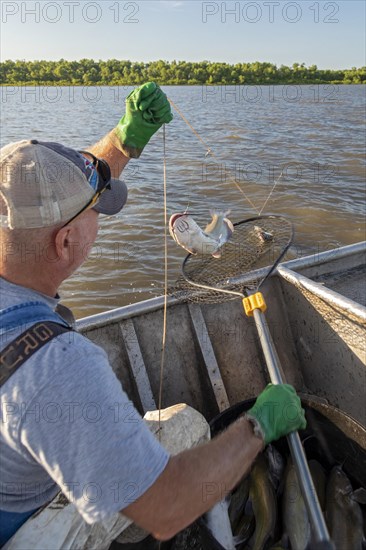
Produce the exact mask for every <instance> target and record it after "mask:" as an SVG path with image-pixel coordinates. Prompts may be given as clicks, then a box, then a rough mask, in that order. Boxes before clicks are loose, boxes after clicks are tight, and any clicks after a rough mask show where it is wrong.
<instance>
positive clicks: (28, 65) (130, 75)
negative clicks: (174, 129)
mask: <svg viewBox="0 0 366 550" xmlns="http://www.w3.org/2000/svg"><path fill="white" fill-rule="evenodd" d="M149 80H154V81H156V82H158V83H159V84H161V85H168V84H173V85H186V84H188V85H204V84H207V85H210V84H216V85H220V84H222V85H225V84H226V85H237V84H241V85H250V84H362V83H366V67H360V68H356V67H352V68H351V69H336V70H331V69H318V67H317V66H316V65H311V66H309V67H306V66H305V63H294V64H293V65H292V66H291V67H287V66H285V65H281V66H280V67H277V65H274V64H272V63H261V62H259V61H256V62H254V63H236V64H229V63H220V62H211V61H199V62H189V61H163V60H159V61H151V62H147V63H144V62H134V61H125V60H118V59H109V60H107V61H101V60H100V61H95V60H93V59H81V60H80V61H67V60H65V59H60V60H59V61H46V60H41V61H24V60H17V61H12V60H6V61H4V62H2V63H0V84H1V85H8V86H12V85H48V86H50V85H51V86H52V85H55V86H56V85H58V86H65V85H72V86H81V85H89V86H93V85H99V86H121V85H126V86H127V85H138V84H142V83H143V82H147V81H149Z"/></svg>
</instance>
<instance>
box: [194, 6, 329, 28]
mask: <svg viewBox="0 0 366 550" xmlns="http://www.w3.org/2000/svg"><path fill="white" fill-rule="evenodd" d="M339 12H340V8H339V3H338V2H327V1H324V2H308V1H306V0H305V1H302V2H202V4H201V16H202V23H206V24H209V23H211V22H212V23H213V22H216V23H217V22H218V21H219V22H221V23H238V24H239V23H249V24H253V23H278V22H285V23H289V24H294V23H299V22H300V21H303V20H305V19H306V20H307V21H311V22H312V23H328V24H335V23H339V21H340V20H339Z"/></svg>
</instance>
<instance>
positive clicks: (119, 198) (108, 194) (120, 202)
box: [93, 179, 128, 216]
mask: <svg viewBox="0 0 366 550" xmlns="http://www.w3.org/2000/svg"><path fill="white" fill-rule="evenodd" d="M110 186H111V188H110V189H108V187H107V189H106V190H105V191H104V192H103V193H102V194H101V196H100V199H99V200H98V202H97V204H96V205H95V206H93V210H95V211H96V212H99V213H100V214H106V215H107V216H111V215H113V214H117V212H119V211H120V210H122V208H123V207H124V205H125V204H126V201H127V195H128V191H127V186H126V184H125V183H124V182H123V181H121V180H116V179H111V181H110Z"/></svg>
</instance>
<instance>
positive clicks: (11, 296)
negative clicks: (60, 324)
mask: <svg viewBox="0 0 366 550" xmlns="http://www.w3.org/2000/svg"><path fill="white" fill-rule="evenodd" d="M30 301H42V302H45V303H46V304H48V305H49V306H50V307H51V308H52V309H54V308H55V307H56V305H57V299H53V298H50V297H47V296H45V295H43V294H40V293H38V292H35V291H33V290H30V289H27V288H24V287H20V286H18V285H14V284H11V283H9V282H7V281H5V280H4V279H0V308H1V309H5V308H7V307H10V306H13V305H16V304H20V303H23V302H30ZM32 324H33V323H31V324H30V325H32ZM30 325H22V327H21V328H19V329H16V330H11V331H9V334H6V336H5V338H4V337H3V338H2V341H1V342H0V347H1V349H2V348H4V347H5V345H7V344H8V343H9V342H10V341H12V340H13V339H14V338H15V337H16V336H17V335H18V334H20V333H21V332H23V331H24V330H25V329H26V328H28V326H30ZM0 422H1V434H0V509H2V510H5V511H9V512H12V511H13V512H26V511H28V510H32V509H34V508H37V507H39V506H42V505H43V504H45V503H46V502H48V501H50V500H51V499H52V498H53V497H54V496H55V495H56V493H57V492H58V490H59V488H61V489H62V491H63V492H64V494H65V495H66V496H67V497H68V498H69V500H71V501H72V502H74V503H75V505H76V506H77V509H78V511H79V512H80V514H81V515H82V516H83V518H84V519H85V521H87V522H88V523H94V522H96V521H100V520H103V519H105V518H108V517H110V516H112V515H113V514H115V513H116V512H118V511H119V510H122V509H123V508H125V507H126V506H128V505H129V504H131V503H132V502H134V501H135V500H136V499H137V498H138V497H140V496H141V495H142V494H143V493H144V492H145V491H146V490H147V489H148V488H149V487H150V486H151V485H152V484H153V483H154V482H155V480H156V479H157V478H158V476H159V475H160V474H161V473H162V471H163V470H164V468H165V466H166V464H167V462H168V460H169V454H168V453H167V451H166V450H165V449H164V448H163V447H162V446H161V445H160V444H159V442H158V441H157V440H156V439H155V437H154V436H153V435H152V434H151V433H150V431H149V430H148V428H147V427H146V425H145V424H144V422H143V420H142V418H141V417H140V415H139V414H138V412H137V411H136V409H135V407H134V405H133V404H132V402H131V401H130V400H129V399H128V397H127V395H126V394H125V392H124V391H123V389H122V387H121V384H120V382H119V381H118V379H117V377H116V376H115V374H114V373H113V371H112V368H111V366H110V365H109V362H108V358H107V355H106V353H105V352H104V350H103V349H102V348H100V347H98V346H96V345H95V344H93V343H92V342H90V341H89V340H88V339H87V338H85V337H84V336H82V335H81V334H77V333H75V332H70V333H65V334H62V335H60V336H58V337H57V338H55V339H54V340H52V341H51V342H50V343H48V344H46V345H45V346H44V347H43V348H41V349H40V350H39V351H37V352H36V353H35V354H34V355H33V356H32V357H31V358H30V359H29V360H28V361H26V362H25V363H24V364H23V365H22V366H21V367H20V368H19V369H18V370H17V371H16V372H15V373H14V374H13V375H12V376H11V378H10V379H9V380H8V381H7V382H5V384H4V385H3V387H2V388H1V418H0Z"/></svg>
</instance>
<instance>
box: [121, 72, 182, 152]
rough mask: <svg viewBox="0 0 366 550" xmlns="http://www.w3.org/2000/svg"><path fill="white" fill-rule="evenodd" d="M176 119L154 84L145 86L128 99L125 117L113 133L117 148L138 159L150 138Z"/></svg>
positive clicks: (137, 89)
mask: <svg viewBox="0 0 366 550" xmlns="http://www.w3.org/2000/svg"><path fill="white" fill-rule="evenodd" d="M172 119H173V115H172V113H171V110H170V103H169V101H168V99H167V97H166V95H165V94H164V92H163V91H162V90H161V89H160V88H159V86H157V84H155V82H146V84H143V85H142V86H139V87H138V88H136V89H135V90H133V91H132V92H131V93H130V94H129V95H128V96H127V97H126V113H125V114H124V116H123V117H122V118H121V120H120V121H119V123H118V124H117V126H116V127H115V128H114V129H113V130H112V132H111V133H110V139H111V141H112V143H113V145H114V146H115V147H117V149H119V150H120V151H122V153H123V154H124V155H125V156H126V157H129V158H138V157H139V156H140V155H141V153H142V150H143V148H144V147H145V145H146V144H147V143H148V141H149V140H150V138H151V136H152V135H153V134H155V132H157V130H159V128H160V126H161V125H162V124H167V123H168V122H170V121H171V120H172Z"/></svg>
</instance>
